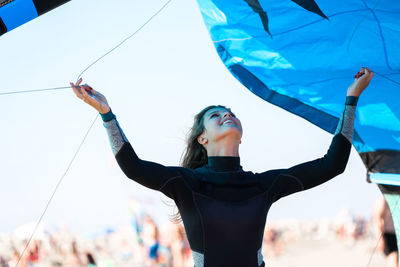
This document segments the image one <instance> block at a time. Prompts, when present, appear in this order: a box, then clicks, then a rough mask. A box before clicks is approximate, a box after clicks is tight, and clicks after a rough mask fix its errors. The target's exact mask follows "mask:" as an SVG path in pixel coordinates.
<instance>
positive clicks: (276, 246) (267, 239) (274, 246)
mask: <svg viewBox="0 0 400 267" xmlns="http://www.w3.org/2000/svg"><path fill="white" fill-rule="evenodd" d="M281 235H282V233H281V232H280V231H279V230H277V229H276V227H275V226H273V225H271V224H270V225H268V226H267V227H265V230H264V238H263V244H265V248H266V251H265V253H266V255H270V256H272V257H279V256H280V255H281V254H282V252H283V250H284V248H285V244H284V242H283V240H282V239H281Z"/></svg>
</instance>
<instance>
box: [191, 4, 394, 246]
mask: <svg viewBox="0 0 400 267" xmlns="http://www.w3.org/2000/svg"><path fill="white" fill-rule="evenodd" d="M197 1H198V4H199V6H200V10H201V13H202V15H203V18H204V21H205V24H206V27H207V28H208V30H209V32H210V35H211V39H212V41H213V43H214V45H215V47H216V49H217V51H218V54H219V56H220V57H221V59H222V61H223V62H224V64H225V66H226V67H227V68H228V69H229V70H230V71H231V73H232V74H233V75H234V76H235V77H236V78H237V79H238V80H239V81H240V82H241V83H242V84H243V85H244V86H246V87H247V88H248V89H249V90H250V91H251V92H253V93H254V94H256V95H258V96H259V97H261V98H262V99H264V100H265V101H268V102H270V103H272V104H274V105H277V106H279V107H281V108H283V109H285V110H287V111H289V112H292V113H294V114H296V115H298V116H300V117H303V118H304V119H306V120H308V121H309V122H311V123H313V124H315V125H317V126H319V127H320V128H322V129H324V130H326V131H328V132H330V133H334V131H335V128H336V125H337V123H338V120H339V117H340V115H341V113H342V110H343V105H344V100H345V96H346V91H347V88H348V86H349V85H350V84H351V82H352V81H353V76H354V75H355V74H356V72H357V71H358V70H359V69H360V67H363V66H365V67H369V68H371V69H372V70H373V71H374V73H375V77H374V79H373V80H372V81H371V84H370V86H369V87H368V89H367V90H366V91H365V92H364V93H363V95H362V97H361V98H360V100H359V102H358V108H357V114H356V116H357V118H356V121H355V132H354V139H353V145H354V146H355V148H356V150H357V151H358V153H359V154H360V156H361V158H362V160H363V162H364V164H365V166H366V168H367V170H368V172H370V173H391V174H399V173H400V53H399V52H398V48H399V47H400V1H382V0H375V1H371V0H361V1H355V0H344V1H340V2H337V1H331V0H316V1H314V0H282V1H274V0H197ZM399 177H400V176H395V177H394V178H393V177H392V179H395V180H397V181H398V182H400V178H399ZM389 186H392V188H391V191H390V192H392V193H393V194H395V195H397V196H399V192H400V191H399V190H398V188H400V187H397V189H396V190H397V193H396V192H395V191H396V190H394V189H393V185H386V186H385V187H389ZM380 188H381V189H382V188H383V187H382V186H381V187H380ZM386 193H387V191H385V194H386ZM387 199H388V198H387ZM399 199H400V198H399ZM389 202H391V203H392V207H391V209H393V210H395V209H396V207H393V205H394V204H395V203H397V202H399V201H389ZM389 204H390V203H389ZM396 205H397V204H396ZM393 217H395V220H399V219H400V218H399V217H400V214H398V215H394V214H393ZM397 234H399V232H397ZM398 240H399V241H400V236H399V235H398ZM399 247H400V246H399Z"/></svg>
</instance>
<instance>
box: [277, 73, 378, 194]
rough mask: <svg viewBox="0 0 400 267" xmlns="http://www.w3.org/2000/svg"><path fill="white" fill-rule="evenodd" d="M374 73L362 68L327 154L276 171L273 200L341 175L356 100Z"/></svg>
mask: <svg viewBox="0 0 400 267" xmlns="http://www.w3.org/2000/svg"><path fill="white" fill-rule="evenodd" d="M372 77H373V73H372V72H371V71H370V70H369V69H368V68H362V69H361V70H360V71H359V72H358V73H357V74H356V76H355V80H354V82H353V83H352V84H351V85H350V86H349V88H348V90H347V96H346V102H345V107H344V111H343V113H342V116H341V118H340V120H339V123H338V125H337V129H336V131H335V135H334V137H333V139H332V143H331V145H330V147H329V149H328V152H327V153H326V154H325V155H324V156H323V157H322V158H319V159H316V160H313V161H309V162H305V163H302V164H299V165H296V166H293V167H291V168H289V169H282V170H275V171H274V174H275V175H276V178H275V179H274V180H275V181H274V187H275V186H276V187H277V188H276V189H277V190H275V192H277V195H276V196H275V199H276V200H277V199H279V198H281V197H283V196H286V195H289V194H292V193H295V192H298V191H301V190H306V189H309V188H312V187H315V186H317V185H320V184H322V183H324V182H326V181H328V180H330V179H332V178H333V177H335V176H337V175H339V174H341V173H343V172H344V170H345V168H346V165H347V161H348V158H349V155H350V150H351V144H352V139H353V129H354V120H355V111H356V106H357V102H358V97H359V96H360V95H361V93H362V92H363V91H364V90H365V88H366V87H367V86H368V84H369V82H370V81H371V79H372Z"/></svg>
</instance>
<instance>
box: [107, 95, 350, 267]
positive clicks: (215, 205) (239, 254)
mask: <svg viewBox="0 0 400 267" xmlns="http://www.w3.org/2000/svg"><path fill="white" fill-rule="evenodd" d="M356 103H357V98H355V97H347V98H346V105H345V107H346V108H345V112H343V116H342V119H341V120H340V122H339V125H338V129H337V133H336V134H335V136H334V137H333V140H332V143H331V145H330V147H329V150H328V152H327V154H326V155H325V156H324V157H322V158H320V159H316V160H313V161H309V162H306V163H303V164H299V165H296V166H294V167H291V168H288V169H277V170H269V171H266V172H261V173H253V172H251V171H244V170H243V169H242V166H241V165H240V158H239V157H208V163H207V164H206V165H205V166H202V167H200V168H197V169H187V168H183V167H172V166H163V165H161V164H158V163H154V162H150V161H145V160H142V159H140V158H139V157H138V156H137V155H136V153H135V151H134V150H133V148H132V146H131V144H130V143H129V142H128V140H127V138H126V137H125V136H124V134H123V132H122V130H121V128H120V127H119V125H118V122H117V121H116V119H115V116H114V115H113V114H112V112H111V111H110V112H109V113H108V114H105V115H102V117H103V121H104V126H105V127H106V128H107V132H108V135H109V138H110V142H111V146H112V149H113V152H114V155H115V157H116V160H117V162H118V164H119V166H120V167H121V169H122V171H123V172H124V173H125V175H126V176H127V177H129V178H130V179H132V180H134V181H136V182H138V183H140V184H142V185H144V186H146V187H148V188H151V189H154V190H158V191H161V192H163V193H164V194H165V195H166V196H168V197H170V198H171V199H173V200H174V201H175V203H176V205H177V207H178V209H179V212H180V214H181V217H182V220H183V224H184V227H185V230H186V234H187V238H188V240H189V243H190V246H191V249H192V252H193V257H194V262H195V266H196V267H202V266H206V267H217V266H221V267H223V266H237V267H257V266H265V264H264V262H263V259H262V254H261V245H262V239H263V233H264V226H265V222H266V217H267V213H268V210H269V208H270V206H271V204H272V203H273V202H275V201H277V200H278V199H280V198H281V197H284V196H287V195H289V194H293V193H295V192H298V191H301V190H306V189H309V188H311V187H314V186H317V185H319V184H321V183H324V182H326V181H328V180H329V179H331V178H333V177H335V176H336V175H338V174H340V173H342V172H343V171H344V169H345V167H346V164H347V160H348V157H349V154H350V149H351V138H352V132H353V121H354V112H355V105H356Z"/></svg>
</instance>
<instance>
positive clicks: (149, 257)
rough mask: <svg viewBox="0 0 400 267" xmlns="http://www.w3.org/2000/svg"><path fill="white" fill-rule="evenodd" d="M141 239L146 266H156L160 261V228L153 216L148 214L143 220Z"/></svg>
mask: <svg viewBox="0 0 400 267" xmlns="http://www.w3.org/2000/svg"><path fill="white" fill-rule="evenodd" d="M141 240H142V241H143V246H144V253H145V259H146V266H149V267H150V266H151V267H153V266H156V265H157V264H158V263H159V248H160V242H159V230H158V227H157V225H156V223H155V222H154V220H153V218H152V217H151V216H150V215H148V214H147V215H146V216H145V218H144V220H143V231H142V232H141Z"/></svg>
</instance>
